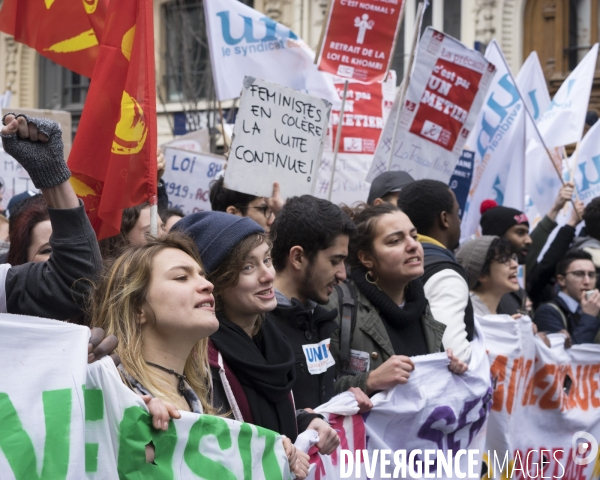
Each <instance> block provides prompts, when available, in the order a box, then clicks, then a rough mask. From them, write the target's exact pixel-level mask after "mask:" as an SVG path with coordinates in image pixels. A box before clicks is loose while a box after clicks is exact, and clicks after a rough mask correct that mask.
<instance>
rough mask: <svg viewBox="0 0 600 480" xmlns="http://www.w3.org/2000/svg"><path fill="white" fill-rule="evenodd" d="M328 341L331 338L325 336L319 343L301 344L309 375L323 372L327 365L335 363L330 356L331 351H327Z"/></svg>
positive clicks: (330, 365)
mask: <svg viewBox="0 0 600 480" xmlns="http://www.w3.org/2000/svg"><path fill="white" fill-rule="evenodd" d="M330 342H331V338H326V339H325V340H323V341H322V342H319V343H311V344H309V345H302V350H304V356H305V357H306V364H307V365H308V371H309V372H310V374H311V375H317V374H319V373H323V372H325V371H326V370H327V369H328V368H329V367H332V366H334V365H335V360H334V359H333V357H332V356H331V353H329V343H330Z"/></svg>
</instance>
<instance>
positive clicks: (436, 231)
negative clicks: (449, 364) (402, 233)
mask: <svg viewBox="0 0 600 480" xmlns="http://www.w3.org/2000/svg"><path fill="white" fill-rule="evenodd" d="M398 207H399V208H400V209H401V210H402V211H403V212H404V213H406V215H408V217H409V218H410V220H411V222H412V223H413V225H414V226H415V227H416V229H417V232H418V234H419V235H418V238H419V241H420V242H421V244H422V245H423V252H424V254H425V257H424V261H425V273H424V275H423V276H422V277H421V281H422V282H423V287H424V290H425V297H426V298H427V300H428V301H429V306H430V308H431V313H433V317H434V318H435V319H436V320H437V321H439V322H442V323H444V324H445V325H446V330H444V337H443V339H442V342H443V343H444V346H445V347H447V348H452V350H453V352H454V354H455V355H456V356H457V357H458V358H460V359H461V360H462V361H463V362H467V363H468V362H469V360H470V358H471V344H470V341H471V340H472V339H473V330H474V316H473V306H472V304H471V300H470V298H469V287H468V286H467V275H466V272H465V271H464V269H463V267H461V266H460V265H459V264H458V262H457V261H456V258H455V257H454V254H453V253H452V252H453V251H454V250H455V249H456V247H458V242H459V240H460V217H459V215H458V210H459V205H458V202H457V201H456V196H455V195H454V192H453V191H452V190H450V188H449V187H448V185H446V184H445V183H443V182H440V181H438V180H429V179H425V180H416V181H414V182H412V183H411V184H410V185H407V186H406V187H405V188H403V189H402V191H401V192H400V194H399V196H398Z"/></svg>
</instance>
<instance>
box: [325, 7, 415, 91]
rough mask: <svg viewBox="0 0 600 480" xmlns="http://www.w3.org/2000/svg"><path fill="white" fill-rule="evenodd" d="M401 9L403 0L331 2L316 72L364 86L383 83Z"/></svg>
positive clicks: (394, 43) (392, 49) (397, 29)
mask: <svg viewBox="0 0 600 480" xmlns="http://www.w3.org/2000/svg"><path fill="white" fill-rule="evenodd" d="M403 8H404V0H389V1H386V2H381V1H378V0H362V1H360V2H358V1H348V0H332V1H331V2H330V4H329V16H328V17H327V23H326V24H325V27H324V33H323V40H322V44H321V51H320V53H319V60H318V62H317V64H318V67H319V69H320V70H324V71H326V72H329V73H331V74H333V75H337V76H338V77H343V78H349V79H352V80H356V81H359V82H364V83H374V82H382V81H383V80H385V78H386V73H387V71H388V68H389V66H390V64H391V60H392V55H393V53H394V46H395V45H396V36H397V34H398V32H399V30H400V28H399V23H400V21H401V18H402V16H401V13H402V9H403Z"/></svg>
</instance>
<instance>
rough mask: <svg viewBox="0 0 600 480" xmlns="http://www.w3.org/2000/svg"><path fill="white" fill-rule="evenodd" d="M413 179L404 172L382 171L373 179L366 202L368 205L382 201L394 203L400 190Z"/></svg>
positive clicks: (378, 203)
mask: <svg viewBox="0 0 600 480" xmlns="http://www.w3.org/2000/svg"><path fill="white" fill-rule="evenodd" d="M414 181H415V179H414V178H413V177H411V176H410V175H409V174H408V173H406V172H398V171H394V172H383V173H382V174H381V175H379V176H377V177H375V178H374V179H373V183H371V188H370V189H369V197H368V198H367V203H368V204H369V205H380V204H382V203H391V204H393V205H396V201H397V200H398V194H399V193H400V190H402V188H403V187H405V186H406V185H408V184H409V183H411V182H414Z"/></svg>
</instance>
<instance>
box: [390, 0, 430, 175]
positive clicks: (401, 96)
mask: <svg viewBox="0 0 600 480" xmlns="http://www.w3.org/2000/svg"><path fill="white" fill-rule="evenodd" d="M424 10H425V8H424V4H423V2H420V3H419V5H418V7H417V15H416V16H415V30H414V32H413V39H412V45H411V52H410V58H409V60H408V66H407V67H408V68H407V70H406V72H404V78H403V79H402V83H401V84H400V92H399V98H398V110H397V111H396V121H395V122H394V133H393V135H392V143H391V145H390V147H391V148H390V157H389V159H388V166H387V170H388V171H389V170H390V169H391V168H392V158H393V157H394V149H395V148H396V135H397V132H398V121H399V120H400V111H401V110H402V105H403V104H404V97H406V91H407V90H408V83H409V80H410V74H411V72H412V67H413V63H414V61H415V55H416V50H417V44H418V42H419V33H420V32H421V21H422V20H423V12H424Z"/></svg>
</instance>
